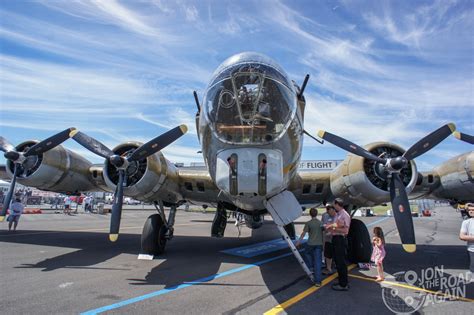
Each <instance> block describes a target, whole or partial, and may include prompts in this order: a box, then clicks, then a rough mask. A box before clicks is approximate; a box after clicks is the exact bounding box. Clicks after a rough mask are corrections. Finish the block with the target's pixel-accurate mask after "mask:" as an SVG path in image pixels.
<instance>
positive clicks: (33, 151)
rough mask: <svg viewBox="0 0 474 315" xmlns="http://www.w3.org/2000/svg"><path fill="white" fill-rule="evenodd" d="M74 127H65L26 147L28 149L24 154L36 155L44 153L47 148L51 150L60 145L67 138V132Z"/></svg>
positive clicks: (72, 130)
mask: <svg viewBox="0 0 474 315" xmlns="http://www.w3.org/2000/svg"><path fill="white" fill-rule="evenodd" d="M75 130H76V128H73V127H71V128H67V129H66V130H63V131H61V132H60V133H57V134H55V135H54V136H51V137H49V138H47V139H45V140H43V141H41V142H38V143H37V144H35V145H34V146H32V147H31V148H29V149H28V151H26V152H25V154H24V156H25V157H26V156H30V155H38V154H41V153H44V152H46V151H48V150H51V149H52V148H54V147H56V146H58V145H60V144H61V143H63V142H64V141H66V140H67V139H69V137H70V136H69V134H70V133H71V132H74V131H75Z"/></svg>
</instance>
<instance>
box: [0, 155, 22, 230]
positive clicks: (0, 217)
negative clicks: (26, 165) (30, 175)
mask: <svg viewBox="0 0 474 315" xmlns="http://www.w3.org/2000/svg"><path fill="white" fill-rule="evenodd" d="M17 173H18V166H17V164H16V163H15V166H14V170H13V178H12V182H11V184H10V189H9V190H8V194H7V196H6V198H5V199H4V200H3V208H2V212H1V213H0V222H3V221H4V220H5V216H6V215H7V210H8V208H10V201H11V200H12V196H13V192H14V191H15V184H16V175H17Z"/></svg>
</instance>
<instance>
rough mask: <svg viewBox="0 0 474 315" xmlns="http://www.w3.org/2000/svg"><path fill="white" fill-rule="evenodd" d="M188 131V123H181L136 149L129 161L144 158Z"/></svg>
mask: <svg viewBox="0 0 474 315" xmlns="http://www.w3.org/2000/svg"><path fill="white" fill-rule="evenodd" d="M187 131H188V127H186V125H180V126H178V127H175V128H173V129H171V130H170V131H167V132H165V133H164V134H162V135H160V136H158V137H156V138H155V139H152V140H150V141H148V142H147V143H145V144H144V145H142V146H141V147H139V148H138V149H136V150H135V151H134V152H133V153H132V155H130V157H129V158H128V161H129V162H132V161H137V160H141V159H144V158H146V157H148V156H150V155H152V154H154V153H156V152H158V151H160V150H162V149H163V148H165V147H166V146H168V145H169V144H171V143H173V142H174V141H175V140H177V139H178V138H179V137H181V136H182V135H184V134H185V133H186V132H187Z"/></svg>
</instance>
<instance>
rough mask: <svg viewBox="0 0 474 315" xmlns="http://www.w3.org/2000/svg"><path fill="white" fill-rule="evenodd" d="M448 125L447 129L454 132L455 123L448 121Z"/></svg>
mask: <svg viewBox="0 0 474 315" xmlns="http://www.w3.org/2000/svg"><path fill="white" fill-rule="evenodd" d="M448 127H449V129H451V132H455V131H456V125H455V124H453V123H449V124H448Z"/></svg>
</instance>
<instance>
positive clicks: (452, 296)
mask: <svg viewBox="0 0 474 315" xmlns="http://www.w3.org/2000/svg"><path fill="white" fill-rule="evenodd" d="M349 277H351V278H356V279H361V280H365V281H371V282H377V281H375V279H374V278H369V277H363V276H357V275H352V274H349ZM377 283H384V284H389V285H393V286H396V287H401V288H405V289H410V290H413V291H421V292H426V293H429V294H434V295H441V296H444V297H445V298H449V299H455V300H461V301H464V302H474V300H473V299H469V298H465V297H462V296H456V295H451V294H447V293H443V292H440V291H432V290H427V289H424V288H420V287H417V286H414V285H409V284H403V283H400V282H393V281H388V280H384V281H382V282H377Z"/></svg>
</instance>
